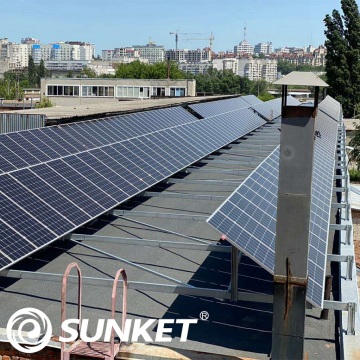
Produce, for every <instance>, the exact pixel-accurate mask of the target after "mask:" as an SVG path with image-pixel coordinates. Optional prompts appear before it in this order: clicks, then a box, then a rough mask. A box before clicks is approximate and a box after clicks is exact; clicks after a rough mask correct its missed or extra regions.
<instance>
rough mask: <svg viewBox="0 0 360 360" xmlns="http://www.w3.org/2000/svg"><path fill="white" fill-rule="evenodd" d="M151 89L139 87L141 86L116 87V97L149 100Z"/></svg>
mask: <svg viewBox="0 0 360 360" xmlns="http://www.w3.org/2000/svg"><path fill="white" fill-rule="evenodd" d="M149 90H150V88H148V87H139V86H117V87H116V97H119V98H122V97H128V98H136V99H141V98H148V97H149V93H150V91H149Z"/></svg>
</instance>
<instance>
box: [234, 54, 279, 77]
mask: <svg viewBox="0 0 360 360" xmlns="http://www.w3.org/2000/svg"><path fill="white" fill-rule="evenodd" d="M238 75H240V76H242V77H246V78H249V79H250V80H266V81H268V82H273V81H275V80H276V79H277V61H276V60H269V59H239V60H238Z"/></svg>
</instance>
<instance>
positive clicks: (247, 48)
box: [234, 40, 254, 56]
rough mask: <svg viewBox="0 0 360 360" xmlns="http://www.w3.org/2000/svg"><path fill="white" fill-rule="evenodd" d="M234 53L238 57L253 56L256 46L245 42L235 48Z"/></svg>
mask: <svg viewBox="0 0 360 360" xmlns="http://www.w3.org/2000/svg"><path fill="white" fill-rule="evenodd" d="M234 53H235V54H236V56H244V55H251V54H253V53H254V46H252V45H251V44H249V43H248V42H247V41H246V40H243V41H241V42H240V43H239V45H235V46H234Z"/></svg>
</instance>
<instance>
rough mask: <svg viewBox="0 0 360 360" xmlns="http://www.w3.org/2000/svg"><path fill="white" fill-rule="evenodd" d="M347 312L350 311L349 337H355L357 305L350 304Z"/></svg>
mask: <svg viewBox="0 0 360 360" xmlns="http://www.w3.org/2000/svg"><path fill="white" fill-rule="evenodd" d="M347 311H348V328H347V335H355V315H356V303H349V304H348V309H347Z"/></svg>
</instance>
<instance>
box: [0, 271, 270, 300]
mask: <svg viewBox="0 0 360 360" xmlns="http://www.w3.org/2000/svg"><path fill="white" fill-rule="evenodd" d="M0 276H3V277H8V278H14V279H31V280H36V281H51V282H61V281H62V274H51V273H42V272H31V271H21V270H2V271H0ZM82 279H83V285H91V286H104V287H112V286H113V283H114V279H112V278H111V279H103V278H94V277H86V276H83V278H82ZM68 280H69V281H68V282H69V283H76V282H77V277H75V276H72V275H70V276H69V278H68ZM120 282H122V280H119V283H120ZM128 286H129V287H128V288H129V289H131V290H139V291H153V292H161V293H167V294H178V295H188V296H200V297H213V298H217V299H223V300H230V292H229V291H227V290H220V289H211V288H197V287H188V286H181V285H167V284H157V283H147V282H139V281H129V282H128ZM238 300H239V301H252V302H261V303H266V304H272V302H273V295H269V294H261V293H250V292H242V291H239V292H238Z"/></svg>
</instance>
